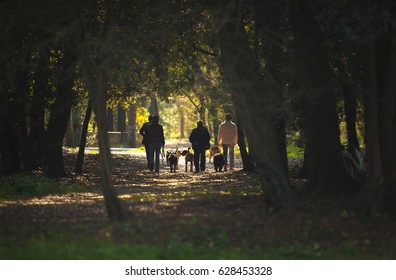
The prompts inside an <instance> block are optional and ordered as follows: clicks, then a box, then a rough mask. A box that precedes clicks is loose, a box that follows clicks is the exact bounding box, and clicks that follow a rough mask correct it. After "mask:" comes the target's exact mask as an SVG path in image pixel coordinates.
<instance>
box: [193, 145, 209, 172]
mask: <svg viewBox="0 0 396 280" xmlns="http://www.w3.org/2000/svg"><path fill="white" fill-rule="evenodd" d="M194 167H195V171H197V172H199V171H205V167H206V150H205V149H203V148H201V149H194Z"/></svg>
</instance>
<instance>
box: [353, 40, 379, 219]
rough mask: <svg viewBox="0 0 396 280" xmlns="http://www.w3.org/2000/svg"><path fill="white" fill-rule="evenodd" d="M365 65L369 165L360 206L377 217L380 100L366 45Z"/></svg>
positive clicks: (370, 48) (372, 59)
mask: <svg viewBox="0 0 396 280" xmlns="http://www.w3.org/2000/svg"><path fill="white" fill-rule="evenodd" d="M364 57H365V58H366V61H365V62H366V63H365V65H364V66H365V67H364V69H365V76H364V78H365V81H366V83H367V84H366V85H365V87H364V88H365V89H366V90H365V131H366V141H365V142H366V151H367V162H368V179H367V181H366V183H365V184H364V186H363V189H362V191H361V194H360V199H359V205H360V207H361V209H362V211H363V212H365V213H367V214H371V215H377V214H379V213H380V211H381V210H382V203H383V195H384V189H383V187H384V174H383V166H382V158H381V149H380V137H379V135H380V134H379V112H378V108H379V103H378V102H379V101H378V84H377V82H378V81H377V71H376V68H377V66H376V64H377V62H376V50H375V46H374V44H369V45H368V46H367V47H366V51H365V53H364Z"/></svg>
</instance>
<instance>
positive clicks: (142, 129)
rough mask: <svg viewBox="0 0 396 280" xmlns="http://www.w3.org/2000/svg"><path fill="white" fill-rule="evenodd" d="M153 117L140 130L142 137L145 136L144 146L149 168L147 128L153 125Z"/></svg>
mask: <svg viewBox="0 0 396 280" xmlns="http://www.w3.org/2000/svg"><path fill="white" fill-rule="evenodd" d="M152 118H153V117H152V116H151V115H150V116H149V117H148V122H145V123H144V124H143V125H142V127H141V128H140V130H139V133H140V135H142V136H143V141H142V144H143V145H144V148H145V149H146V160H147V166H149V162H148V161H149V147H148V137H147V128H148V125H149V124H150V123H151V120H152Z"/></svg>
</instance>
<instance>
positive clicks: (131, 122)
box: [128, 102, 137, 148]
mask: <svg viewBox="0 0 396 280" xmlns="http://www.w3.org/2000/svg"><path fill="white" fill-rule="evenodd" d="M136 112H137V103H136V102H132V103H131V104H129V111H128V126H129V129H128V130H129V147H131V148H136Z"/></svg>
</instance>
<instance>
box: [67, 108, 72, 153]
mask: <svg viewBox="0 0 396 280" xmlns="http://www.w3.org/2000/svg"><path fill="white" fill-rule="evenodd" d="M72 115H73V110H72V109H70V119H69V122H68V123H67V127H66V134H65V146H66V147H74V130H73V124H72V118H73V117H72Z"/></svg>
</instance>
